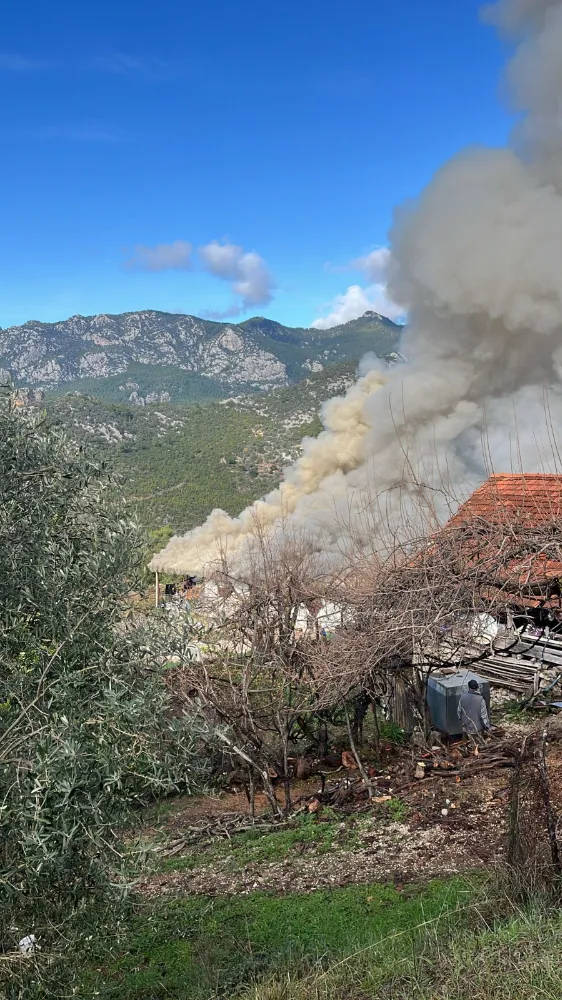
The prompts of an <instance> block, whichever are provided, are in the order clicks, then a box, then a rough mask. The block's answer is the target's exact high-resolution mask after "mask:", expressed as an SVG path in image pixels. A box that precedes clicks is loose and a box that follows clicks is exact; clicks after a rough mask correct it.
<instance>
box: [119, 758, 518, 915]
mask: <svg viewBox="0 0 562 1000" xmlns="http://www.w3.org/2000/svg"><path fill="white" fill-rule="evenodd" d="M508 780H509V779H508V776H507V775H506V774H505V773H503V774H501V775H500V776H499V777H494V778H489V777H487V778H485V779H482V778H480V779H478V778H476V777H473V778H470V779H468V780H467V781H466V782H463V783H462V787H460V786H459V785H457V784H454V783H451V780H450V779H439V778H433V779H428V780H426V781H423V782H420V783H419V786H416V787H415V788H414V789H412V790H411V792H410V793H409V794H408V795H407V796H406V795H404V796H403V801H405V802H407V804H408V805H409V806H410V810H411V814H412V815H411V816H410V818H409V820H408V822H404V823H393V822H388V821H386V822H385V820H384V818H383V817H381V814H380V811H377V810H376V807H374V808H373V812H372V813H371V814H367V815H365V814H363V817H364V820H363V822H362V824H361V830H360V833H359V834H358V837H357V844H356V845H355V846H353V847H343V848H342V847H339V846H338V844H337V837H335V838H334V844H333V846H332V849H331V850H330V851H329V852H326V851H325V849H324V850H321V849H319V846H318V845H316V844H307V845H306V849H305V850H299V849H298V846H296V847H295V849H294V850H292V851H291V854H290V856H289V857H285V858H282V859H279V860H278V861H266V862H264V861H262V862H253V863H250V864H248V865H246V867H245V868H244V869H243V870H238V871H236V870H233V865H232V861H233V858H232V855H227V856H226V857H224V858H220V859H218V860H217V859H213V861H212V863H211V864H209V865H206V864H205V863H204V861H203V858H204V855H203V854H202V862H203V863H202V865H201V866H199V867H197V868H196V869H195V870H192V871H183V872H161V873H158V874H154V875H152V876H150V877H149V878H148V879H146V880H145V881H143V882H141V883H140V884H139V885H138V887H137V888H138V891H139V892H141V893H142V894H143V895H145V896H160V895H177V894H185V893H205V894H209V895H217V894H222V893H227V894H230V893H248V892H255V891H256V890H269V891H275V892H278V893H284V892H312V891H314V890H315V889H322V888H330V887H332V888H334V887H336V886H345V885H349V884H351V883H356V884H359V883H370V882H388V881H395V882H406V881H412V880H415V879H419V878H423V879H428V878H437V877H444V876H447V875H453V874H458V873H461V872H464V871H470V870H474V869H476V868H479V867H490V866H492V865H494V864H496V863H497V862H498V861H499V860H500V859H501V858H502V856H503V852H504V842H505V834H506V812H507V810H506V801H507V799H506V792H507V786H508ZM453 796H454V797H453ZM228 799H229V804H230V803H231V802H232V796H229V797H228ZM207 801H208V800H207ZM443 810H445V811H446V815H443V812H442V811H443ZM206 815H208V811H207V813H206ZM193 818H194V815H193V813H191V814H190V819H191V820H193ZM320 822H321V820H320ZM176 829H177V828H176Z"/></svg>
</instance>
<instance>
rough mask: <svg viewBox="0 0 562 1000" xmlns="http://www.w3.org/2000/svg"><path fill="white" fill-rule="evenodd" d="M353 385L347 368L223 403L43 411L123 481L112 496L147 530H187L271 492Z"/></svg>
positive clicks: (63, 406) (82, 401)
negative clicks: (325, 408) (333, 403)
mask: <svg viewBox="0 0 562 1000" xmlns="http://www.w3.org/2000/svg"><path fill="white" fill-rule="evenodd" d="M354 378H355V364H354V363H347V364H339V365H330V366H329V367H328V368H326V369H324V370H323V371H322V372H318V373H314V374H312V375H310V377H309V378H307V379H305V380H303V381H302V382H300V383H299V384H298V385H297V386H290V387H287V388H282V389H275V390H273V391H271V392H269V393H267V394H265V393H264V394H259V395H250V396H248V395H246V396H239V397H235V398H231V399H229V400H226V401H223V402H215V403H207V404H194V405H190V406H174V405H169V404H168V405H165V406H162V405H152V406H144V407H140V406H134V405H132V404H117V403H110V402H105V401H103V400H100V399H96V398H93V397H89V396H83V395H65V396H63V397H60V398H55V399H51V400H49V401H48V402H47V409H48V412H49V413H50V415H51V416H52V417H53V419H54V420H55V422H56V423H58V424H60V425H62V426H64V427H66V428H67V429H68V431H69V432H70V433H71V434H72V436H73V437H75V438H77V439H78V440H79V441H81V442H82V443H84V444H85V445H87V446H88V448H92V447H93V448H94V450H95V453H96V454H97V455H98V457H99V458H100V459H101V460H103V461H105V462H107V464H108V466H109V467H110V468H111V469H112V470H113V471H115V472H116V473H118V474H119V475H120V476H121V477H122V482H121V484H120V486H119V491H120V493H121V495H123V496H124V497H125V499H126V500H127V501H128V503H129V504H130V508H131V509H132V510H133V511H135V512H136V514H137V515H138V517H139V519H140V520H141V522H142V523H143V524H144V525H145V526H146V527H147V528H149V529H156V528H159V527H162V526H164V525H169V526H170V527H171V528H172V529H173V531H174V532H184V531H187V530H189V529H190V528H193V527H195V526H196V525H197V524H200V523H201V521H202V520H204V518H205V517H206V516H207V515H208V514H209V513H210V511H211V510H212V509H213V508H214V507H222V508H223V509H224V510H227V511H228V512H229V513H231V514H236V513H238V511H240V510H241V509H242V508H243V507H244V506H246V504H248V503H250V502H252V501H253V500H255V499H257V498H258V497H260V496H262V495H263V494H264V493H266V492H268V491H269V490H271V489H273V488H274V487H275V486H276V485H277V484H278V483H279V480H280V478H281V476H282V471H283V468H284V467H285V466H286V465H287V464H289V463H290V462H292V461H294V460H295V458H296V457H297V456H298V454H299V452H300V442H301V440H302V438H303V436H305V435H315V434H317V433H318V432H319V431H320V429H321V424H320V421H319V417H318V413H319V409H320V406H321V404H322V402H323V401H324V400H326V399H329V398H331V397H332V396H334V395H337V394H339V393H343V392H345V391H346V389H347V388H348V386H349V385H351V384H352V382H353V380H354Z"/></svg>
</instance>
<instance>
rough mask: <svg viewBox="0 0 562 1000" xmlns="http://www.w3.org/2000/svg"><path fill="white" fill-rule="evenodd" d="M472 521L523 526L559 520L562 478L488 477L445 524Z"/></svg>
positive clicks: (537, 475) (531, 475)
mask: <svg viewBox="0 0 562 1000" xmlns="http://www.w3.org/2000/svg"><path fill="white" fill-rule="evenodd" d="M475 518H482V520H485V521H487V522H488V523H489V522H491V521H492V522H497V523H501V522H503V521H507V520H510V521H512V520H516V521H519V523H521V524H525V525H526V526H527V527H529V526H531V527H532V526H534V525H540V524H546V523H548V522H549V521H553V520H555V519H556V518H561V519H562V475H556V474H554V473H520V472H519V473H517V472H515V473H510V472H500V473H497V474H496V475H494V476H490V478H489V479H488V481H487V482H485V483H484V484H483V485H482V486H480V487H479V489H477V490H475V491H474V493H473V494H472V496H471V497H470V498H469V499H468V500H467V501H466V503H463V505H462V506H461V507H460V508H459V510H458V511H457V513H456V514H455V515H454V516H453V517H452V518H451V520H450V521H449V524H458V523H459V522H461V521H469V520H473V519H475Z"/></svg>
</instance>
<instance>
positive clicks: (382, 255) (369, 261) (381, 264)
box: [351, 247, 390, 285]
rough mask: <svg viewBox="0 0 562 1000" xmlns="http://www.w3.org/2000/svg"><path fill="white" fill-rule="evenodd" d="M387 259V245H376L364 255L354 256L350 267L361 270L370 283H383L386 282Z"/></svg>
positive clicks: (388, 254)
mask: <svg viewBox="0 0 562 1000" xmlns="http://www.w3.org/2000/svg"><path fill="white" fill-rule="evenodd" d="M389 261H390V250H389V249H388V247H377V248H376V250H371V252H370V253H368V254H367V255H366V256H365V257H356V259H355V260H353V261H352V262H351V267H353V268H355V269H356V270H357V271H362V272H363V274H365V275H366V277H367V278H368V280H369V282H371V283H372V284H374V285H383V284H385V282H386V276H387V269H388V264H389Z"/></svg>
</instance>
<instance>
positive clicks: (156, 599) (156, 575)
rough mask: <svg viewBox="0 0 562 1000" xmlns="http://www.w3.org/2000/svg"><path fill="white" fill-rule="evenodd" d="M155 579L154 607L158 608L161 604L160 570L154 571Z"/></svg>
mask: <svg viewBox="0 0 562 1000" xmlns="http://www.w3.org/2000/svg"><path fill="white" fill-rule="evenodd" d="M154 577H155V582H156V595H155V598H154V606H155V607H156V608H157V607H158V605H159V603H160V574H159V572H158V570H155V571H154Z"/></svg>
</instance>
